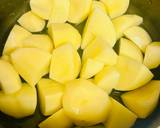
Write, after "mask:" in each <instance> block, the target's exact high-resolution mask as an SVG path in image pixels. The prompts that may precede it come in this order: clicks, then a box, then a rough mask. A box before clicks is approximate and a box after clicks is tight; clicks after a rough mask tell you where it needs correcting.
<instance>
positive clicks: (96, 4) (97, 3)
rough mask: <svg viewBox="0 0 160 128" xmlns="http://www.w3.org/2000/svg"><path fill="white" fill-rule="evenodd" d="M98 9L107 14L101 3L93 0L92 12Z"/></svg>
mask: <svg viewBox="0 0 160 128" xmlns="http://www.w3.org/2000/svg"><path fill="white" fill-rule="evenodd" d="M98 8H99V9H102V10H103V11H104V12H107V10H106V7H105V5H104V4H103V3H102V2H101V1H96V0H93V4H92V11H94V10H95V9H98Z"/></svg>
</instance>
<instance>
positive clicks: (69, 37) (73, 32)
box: [48, 23, 81, 49]
mask: <svg viewBox="0 0 160 128" xmlns="http://www.w3.org/2000/svg"><path fill="white" fill-rule="evenodd" d="M48 33H49V35H50V36H51V37H52V40H53V42H54V46H55V48H57V47H58V46H60V45H62V44H65V43H71V44H72V45H73V47H74V48H75V49H78V48H79V47H80V45H81V35H80V33H79V32H78V30H77V29H76V28H74V27H73V26H72V25H70V24H68V23H54V24H51V25H49V28H48Z"/></svg>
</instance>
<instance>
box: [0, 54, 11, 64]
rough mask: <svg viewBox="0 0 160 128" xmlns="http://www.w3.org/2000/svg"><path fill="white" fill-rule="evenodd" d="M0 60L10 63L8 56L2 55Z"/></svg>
mask: <svg viewBox="0 0 160 128" xmlns="http://www.w3.org/2000/svg"><path fill="white" fill-rule="evenodd" d="M0 59H2V60H5V61H7V62H9V63H11V59H10V56H9V55H2V56H1V57H0Z"/></svg>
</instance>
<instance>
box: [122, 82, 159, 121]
mask: <svg viewBox="0 0 160 128" xmlns="http://www.w3.org/2000/svg"><path fill="white" fill-rule="evenodd" d="M159 94H160V81H156V80H153V81H151V82H149V83H148V84H147V85H145V86H143V87H142V88H138V89H136V90H133V91H130V92H126V93H124V94H123V95H122V96H121V97H122V100H123V102H124V104H125V105H126V106H127V107H128V108H129V109H130V110H131V111H132V112H134V113H135V114H136V115H137V116H138V117H139V118H146V117H148V116H149V115H150V114H151V113H152V112H153V111H154V109H155V108H156V106H157V104H158V101H159Z"/></svg>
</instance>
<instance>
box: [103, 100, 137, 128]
mask: <svg viewBox="0 0 160 128" xmlns="http://www.w3.org/2000/svg"><path fill="white" fill-rule="evenodd" d="M111 101H112V102H111V103H112V105H111V106H112V109H111V111H110V115H109V117H108V119H107V121H106V122H105V123H104V125H105V128H131V127H132V126H133V125H134V123H135V121H136V119H137V116H136V115H135V114H134V113H132V112H131V111H129V110H128V109H127V108H125V107H124V106H123V105H121V104H120V103H118V102H117V101H116V100H114V99H112V100H111Z"/></svg>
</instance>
